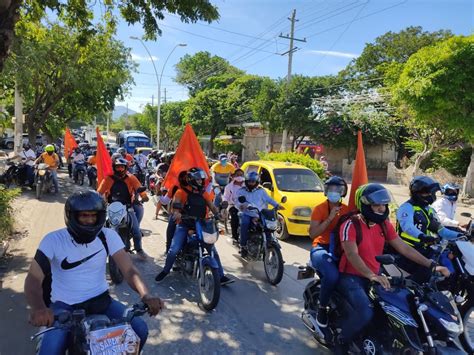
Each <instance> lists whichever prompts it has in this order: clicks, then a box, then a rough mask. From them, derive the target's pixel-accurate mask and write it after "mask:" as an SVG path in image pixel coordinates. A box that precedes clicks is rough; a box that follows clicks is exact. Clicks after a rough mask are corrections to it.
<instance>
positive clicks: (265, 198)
mask: <svg viewBox="0 0 474 355" xmlns="http://www.w3.org/2000/svg"><path fill="white" fill-rule="evenodd" d="M259 182H260V178H259V176H258V173H257V172H255V171H251V172H250V173H248V174H247V176H246V177H245V187H243V188H241V189H240V190H239V191H238V193H237V203H236V206H237V208H238V209H239V210H240V211H242V216H241V220H240V255H241V256H242V257H243V258H246V257H247V255H248V250H247V241H248V238H249V228H250V223H252V219H254V218H258V213H257V211H255V210H248V209H247V206H248V205H249V204H250V205H252V206H254V207H256V208H258V210H259V211H260V210H262V209H264V208H267V206H268V205H269V204H270V205H272V206H273V207H275V208H277V209H281V210H283V209H284V207H283V206H281V205H280V204H278V203H277V202H276V201H275V200H274V199H272V198H271V197H270V196H269V195H268V193H267V192H266V191H265V190H264V189H263V188H262V187H260V186H259V185H258V184H259ZM240 196H244V197H245V200H246V202H244V203H240V202H239V200H238V198H239V197H240ZM265 233H268V235H267V238H268V239H269V240H270V239H271V235H270V231H266V232H265Z"/></svg>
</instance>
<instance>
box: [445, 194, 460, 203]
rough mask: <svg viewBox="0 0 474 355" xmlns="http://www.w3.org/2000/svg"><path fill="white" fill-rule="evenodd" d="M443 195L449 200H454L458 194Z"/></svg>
mask: <svg viewBox="0 0 474 355" xmlns="http://www.w3.org/2000/svg"><path fill="white" fill-rule="evenodd" d="M445 196H446V198H447V199H448V200H449V201H451V202H455V201H457V200H458V195H445Z"/></svg>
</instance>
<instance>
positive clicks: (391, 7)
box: [306, 0, 408, 38]
mask: <svg viewBox="0 0 474 355" xmlns="http://www.w3.org/2000/svg"><path fill="white" fill-rule="evenodd" d="M407 1H408V0H403V1H401V2H399V3H396V4H394V5H391V6H387V7H384V8H383V9H380V10H378V11H374V12H371V13H368V14H367V15H364V16H361V17H359V18H358V19H356V20H355V21H360V20H363V19H365V18H367V17H370V16H373V15H376V14H379V13H381V12H384V11H387V10H390V9H393V8H395V7H397V6H400V5H403V4H405V3H406V2H407ZM355 21H352V22H355ZM348 23H351V21H348V22H344V23H341V24H339V25H336V26H333V27H330V28H327V29H325V30H322V31H319V32H316V33H313V34H311V35H309V36H306V37H307V38H311V37H314V36H317V35H320V34H322V33H326V32H329V31H332V30H334V29H336V28H339V27H342V26H345V25H347V24H348Z"/></svg>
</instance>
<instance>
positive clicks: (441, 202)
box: [431, 183, 467, 231]
mask: <svg viewBox="0 0 474 355" xmlns="http://www.w3.org/2000/svg"><path fill="white" fill-rule="evenodd" d="M460 189H461V188H460V187H459V185H457V184H453V183H448V184H446V185H444V186H443V187H442V188H441V193H442V196H441V198H438V199H436V201H435V202H433V203H432V204H431V207H433V208H434V210H435V211H436V214H437V215H438V218H439V221H440V222H441V224H442V225H443V226H445V227H448V228H450V229H454V230H455V229H458V230H460V231H461V230H463V229H465V228H466V226H467V225H461V224H460V223H459V221H456V220H455V219H454V216H455V214H456V207H457V200H458V197H459V191H460Z"/></svg>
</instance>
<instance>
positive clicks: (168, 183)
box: [163, 123, 210, 190]
mask: <svg viewBox="0 0 474 355" xmlns="http://www.w3.org/2000/svg"><path fill="white" fill-rule="evenodd" d="M193 167H196V168H201V169H203V170H204V171H205V172H206V174H207V176H208V177H210V174H209V165H208V164H207V160H206V156H205V155H204V153H203V152H202V149H201V146H200V145H199V142H198V139H197V137H196V134H194V131H193V129H192V127H191V125H190V124H189V123H188V124H187V125H186V127H185V128H184V133H183V135H182V136H181V139H180V141H179V144H178V149H176V154H175V155H174V158H173V160H172V161H171V165H170V168H169V170H168V173H167V174H166V177H165V180H164V182H163V185H164V186H165V187H166V188H167V189H168V190H169V189H171V188H173V186H177V185H178V175H179V173H180V172H181V171H183V170H189V169H191V168H193Z"/></svg>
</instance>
